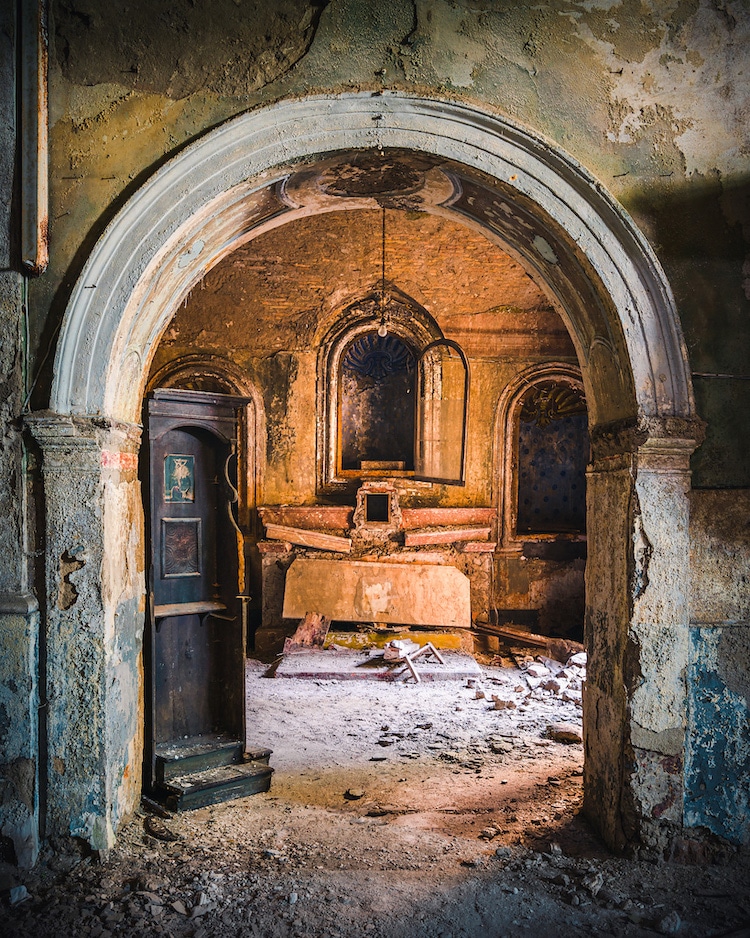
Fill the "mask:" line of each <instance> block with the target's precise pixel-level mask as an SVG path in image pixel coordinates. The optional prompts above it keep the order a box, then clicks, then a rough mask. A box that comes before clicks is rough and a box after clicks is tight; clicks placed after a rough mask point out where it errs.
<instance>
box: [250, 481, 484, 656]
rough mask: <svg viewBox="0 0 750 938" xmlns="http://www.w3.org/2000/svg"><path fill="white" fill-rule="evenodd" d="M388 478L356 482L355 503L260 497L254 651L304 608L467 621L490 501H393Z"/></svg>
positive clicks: (275, 639)
mask: <svg viewBox="0 0 750 938" xmlns="http://www.w3.org/2000/svg"><path fill="white" fill-rule="evenodd" d="M400 502H401V498H400V490H399V486H398V483H397V482H395V481H391V480H377V481H365V482H363V483H362V485H361V486H360V488H359V490H358V492H357V500H356V505H355V506H354V507H353V508H352V507H346V506H338V505H314V506H265V507H261V508H259V510H258V513H259V515H260V518H261V520H262V522H263V525H264V528H265V534H266V537H265V539H263V540H261V541H260V542H259V543H258V550H259V551H260V554H261V567H262V624H261V627H260V629H259V630H258V631H257V632H256V636H255V645H256V652H260V653H264V652H265V653H270V652H272V651H274V650H277V651H280V650H281V648H282V647H283V643H284V639H285V638H287V637H289V636H290V635H292V634H293V633H294V631H295V629H296V627H297V625H298V623H299V621H300V619H302V618H304V616H305V615H306V614H307V613H317V614H321V615H324V616H326V617H327V618H328V619H330V620H331V621H332V622H333V623H338V624H341V625H343V626H344V627H346V626H347V624H348V627H350V628H351V627H357V626H362V625H367V624H372V625H388V626H394V627H407V628H414V629H431V630H433V631H434V630H435V629H437V630H445V631H446V632H452V631H454V630H464V631H466V632H468V630H469V629H470V628H471V626H472V622H473V621H475V620H476V619H477V618H478V617H480V616H485V615H486V614H487V609H488V605H489V601H490V595H491V577H492V558H493V554H494V550H495V547H496V543H495V542H494V541H493V540H491V535H492V532H493V530H494V519H495V512H494V509H492V508H486V507H479V508H437V507H409V508H406V507H404V508H402V507H401V504H400Z"/></svg>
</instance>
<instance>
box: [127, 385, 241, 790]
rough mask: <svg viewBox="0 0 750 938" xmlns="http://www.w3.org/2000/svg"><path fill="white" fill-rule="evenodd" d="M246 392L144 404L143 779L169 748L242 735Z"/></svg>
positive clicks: (165, 394)
mask: <svg viewBox="0 0 750 938" xmlns="http://www.w3.org/2000/svg"><path fill="white" fill-rule="evenodd" d="M241 403H244V401H242V400H240V399H234V398H230V397H228V396H224V395H217V394H201V393H199V392H186V391H174V390H170V391H158V392H155V394H154V396H153V398H152V399H151V400H150V401H149V402H148V414H147V432H148V459H149V465H148V474H147V477H148V487H149V531H150V616H149V623H148V627H149V633H150V634H149V639H150V640H149V641H148V642H147V646H148V650H149V652H150V654H149V655H148V659H147V668H148V672H149V681H148V687H149V690H150V695H149V696H150V699H149V700H148V701H147V711H148V712H147V734H146V738H147V775H148V776H149V777H148V779H147V784H148V786H149V787H150V786H151V785H152V784H153V780H154V776H153V766H154V759H155V756H156V754H157V752H158V750H159V749H160V748H161V749H163V748H164V747H170V746H171V747H174V746H187V745H189V744H192V745H196V744H199V745H200V744H203V742H205V743H206V744H208V743H210V742H211V741H213V742H216V743H221V742H227V741H232V740H236V741H243V740H244V642H245V637H244V628H245V625H244V622H243V615H242V607H241V603H240V601H239V599H238V596H239V594H240V593H241V592H242V590H241V586H242V584H240V583H239V582H238V569H239V563H238V538H237V531H236V530H235V528H234V526H233V525H232V522H231V514H230V511H231V509H230V507H229V504H228V503H229V501H230V499H231V496H232V494H233V488H232V486H231V485H230V482H231V478H230V477H229V475H228V472H229V469H230V468H231V467H232V466H233V465H234V460H233V458H232V455H233V451H234V446H235V445H236V444H235V440H236V409H237V407H238V406H240V405H241Z"/></svg>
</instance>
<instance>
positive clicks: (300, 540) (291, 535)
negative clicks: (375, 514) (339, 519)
mask: <svg viewBox="0 0 750 938" xmlns="http://www.w3.org/2000/svg"><path fill="white" fill-rule="evenodd" d="M266 537H267V538H268V539H269V540H272V541H287V542H288V543H289V544H297V545H298V546H300V547H314V548H317V549H318V550H332V551H336V552H337V553H339V554H348V553H350V552H351V549H352V541H351V538H349V537H338V536H337V535H336V534H324V533H323V532H322V531H307V530H304V529H303V528H291V527H288V526H287V525H284V524H267V525H266Z"/></svg>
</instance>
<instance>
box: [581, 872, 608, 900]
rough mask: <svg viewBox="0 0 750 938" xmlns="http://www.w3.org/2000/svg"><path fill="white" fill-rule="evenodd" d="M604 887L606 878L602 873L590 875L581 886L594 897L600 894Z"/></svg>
mask: <svg viewBox="0 0 750 938" xmlns="http://www.w3.org/2000/svg"><path fill="white" fill-rule="evenodd" d="M603 885H604V876H603V874H602V873H589V875H588V876H584V877H583V879H582V880H581V886H583V888H584V889H585V890H586V891H587V892H589V893H590V894H591V895H592V896H596V895H598V894H599V890H600V889H601V888H602V886H603Z"/></svg>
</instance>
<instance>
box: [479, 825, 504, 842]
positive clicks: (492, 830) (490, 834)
mask: <svg viewBox="0 0 750 938" xmlns="http://www.w3.org/2000/svg"><path fill="white" fill-rule="evenodd" d="M499 833H500V831H499V830H498V829H497V828H496V827H485V829H484V830H483V831H482V832H481V833H480V834H479V839H480V840H492V839H493V838H495V837H497V835H498V834H499Z"/></svg>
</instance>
